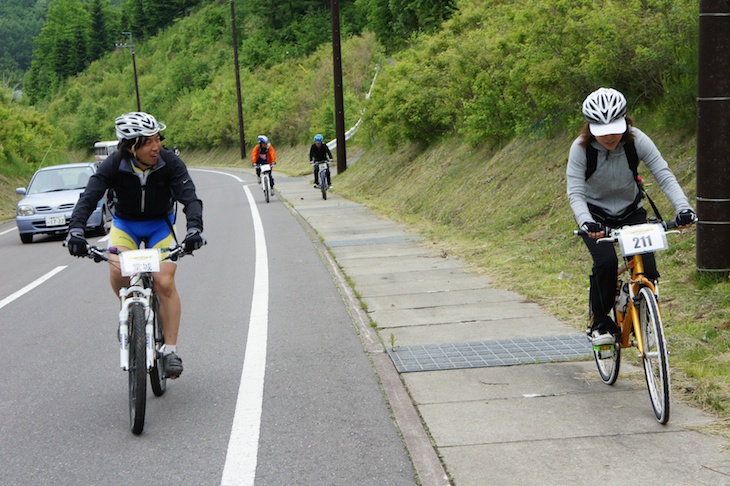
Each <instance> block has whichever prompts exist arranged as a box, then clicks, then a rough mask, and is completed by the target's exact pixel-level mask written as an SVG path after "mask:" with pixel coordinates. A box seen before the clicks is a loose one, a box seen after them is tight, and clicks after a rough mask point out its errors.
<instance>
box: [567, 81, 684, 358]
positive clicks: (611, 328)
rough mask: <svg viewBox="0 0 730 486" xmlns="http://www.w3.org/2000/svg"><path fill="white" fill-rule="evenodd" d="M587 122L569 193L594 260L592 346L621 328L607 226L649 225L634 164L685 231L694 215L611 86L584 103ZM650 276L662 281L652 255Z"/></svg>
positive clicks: (572, 157)
mask: <svg viewBox="0 0 730 486" xmlns="http://www.w3.org/2000/svg"><path fill="white" fill-rule="evenodd" d="M583 116H584V118H585V120H586V123H585V125H584V126H583V130H582V131H581V133H580V136H579V137H578V138H577V139H576V140H575V141H574V142H573V144H572V146H571V147H570V154H569V156H568V168H567V192H568V200H569V202H570V206H571V209H572V210H573V213H574V215H575V220H576V221H577V223H578V225H579V226H580V227H581V229H584V230H585V231H586V232H587V235H584V236H583V241H584V242H585V244H586V246H587V247H588V251H589V252H590V254H591V257H592V258H593V273H592V275H591V276H590V305H591V310H592V311H593V315H594V320H593V323H592V324H591V329H590V331H591V332H590V334H591V339H592V340H593V344H595V345H602V344H609V343H613V342H614V341H615V335H617V334H618V333H619V329H618V326H617V325H616V324H615V323H614V322H613V319H612V318H611V316H610V315H609V314H610V312H611V310H612V309H613V306H614V301H615V294H616V279H617V267H618V257H617V256H616V250H615V249H614V246H613V245H608V244H600V243H597V241H596V240H597V239H598V238H602V237H603V236H605V231H604V230H605V228H606V227H609V228H620V227H622V226H626V225H634V224H641V223H645V222H646V221H647V213H646V210H645V209H644V208H643V202H642V195H643V191H642V190H641V188H640V182H639V181H638V180H637V174H636V166H637V165H638V161H639V160H643V161H644V164H645V165H646V167H647V168H648V169H649V171H651V173H652V175H653V176H654V178H655V180H656V181H657V183H658V184H659V187H661V189H662V191H663V192H664V194H665V195H666V196H667V198H668V199H669V201H670V202H671V203H672V206H673V207H674V209H675V211H676V212H677V216H676V222H677V225H678V226H679V227H685V226H687V225H690V224H692V223H693V222H694V221H695V219H696V218H695V213H694V211H693V209H692V207H691V206H690V204H689V201H688V199H687V196H686V195H685V194H684V191H683V190H682V187H681V186H680V185H679V183H678V182H677V179H676V177H675V176H674V174H673V173H672V171H671V169H670V168H669V165H668V164H667V162H666V161H665V160H664V158H662V155H661V153H659V150H658V149H657V148H656V146H655V145H654V142H652V141H651V139H650V138H649V137H648V136H647V135H645V134H644V133H643V132H642V131H640V130H639V129H638V128H635V127H633V126H632V120H631V118H629V117H628V116H626V98H624V95H623V94H621V93H620V92H619V91H617V90H615V89H613V88H600V89H598V90H596V91H594V92H593V93H591V94H590V95H588V97H587V98H586V99H585V101H584V102H583ZM644 266H645V271H646V277H647V278H649V279H652V280H656V279H657V278H659V272H658V271H657V268H656V261H655V258H654V254H647V255H644Z"/></svg>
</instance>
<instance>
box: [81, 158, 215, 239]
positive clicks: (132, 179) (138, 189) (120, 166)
mask: <svg viewBox="0 0 730 486" xmlns="http://www.w3.org/2000/svg"><path fill="white" fill-rule="evenodd" d="M131 164H132V162H131V159H130V156H129V154H126V156H122V154H121V153H120V152H114V153H113V154H112V155H110V156H109V157H107V158H106V159H105V160H104V161H103V162H102V163H101V164H99V169H98V170H97V172H96V174H94V175H93V176H91V179H89V183H88V185H87V186H86V189H85V190H84V192H83V193H81V196H79V201H78V202H77V203H76V207H75V208H74V211H73V214H72V215H71V221H70V223H69V229H76V228H78V229H81V230H83V229H84V228H85V227H86V220H87V219H89V216H91V213H92V212H93V211H94V209H95V208H96V203H97V202H98V201H99V199H101V198H102V196H103V195H104V193H105V192H106V191H107V189H112V190H113V201H114V204H113V207H112V211H113V212H114V214H115V215H117V216H119V217H121V218H124V219H130V220H136V221H147V220H152V219H158V218H164V217H166V216H167V215H169V214H171V213H172V212H173V211H174V203H175V201H179V202H180V203H181V204H182V205H183V206H184V211H185V215H186V217H187V229H188V231H189V230H191V229H193V228H196V229H198V230H200V231H203V202H202V201H201V200H200V199H198V196H197V195H196V193H195V184H193V180H192V179H191V177H190V174H189V173H188V169H187V167H186V166H185V163H184V162H183V161H182V160H181V159H180V157H178V156H177V155H175V153H174V152H172V151H171V150H168V149H163V150H161V151H160V155H159V158H158V160H157V165H156V166H155V168H154V169H152V170H151V171H150V172H149V173H148V175H147V180H146V182H145V185H144V186H142V180H141V179H140V177H139V176H138V175H137V174H136V173H135V172H134V170H133V169H132V165H131Z"/></svg>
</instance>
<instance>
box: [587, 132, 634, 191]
mask: <svg viewBox="0 0 730 486" xmlns="http://www.w3.org/2000/svg"><path fill="white" fill-rule="evenodd" d="M624 153H626V159H628V161H629V168H630V169H631V172H633V173H634V180H635V181H638V178H639V155H638V154H637V153H636V147H635V146H634V141H633V140H629V141H628V142H626V143H625V144H624ZM586 162H587V163H586V180H588V179H589V178H590V177H591V176H592V175H593V173H594V172H595V171H596V166H597V165H598V150H597V149H596V148H595V147H594V146H593V145H591V144H588V146H587V147H586ZM637 183H638V182H637Z"/></svg>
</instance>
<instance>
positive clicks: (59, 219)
mask: <svg viewBox="0 0 730 486" xmlns="http://www.w3.org/2000/svg"><path fill="white" fill-rule="evenodd" d="M64 224H66V216H64V215H63V214H61V215H60V216H46V226H63V225H64Z"/></svg>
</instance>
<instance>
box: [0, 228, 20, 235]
mask: <svg viewBox="0 0 730 486" xmlns="http://www.w3.org/2000/svg"><path fill="white" fill-rule="evenodd" d="M17 229H18V228H17V227H16V228H10V229H9V230H5V231H3V232H0V236H2V235H4V234H7V233H10V232H11V231H16V230H17Z"/></svg>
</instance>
